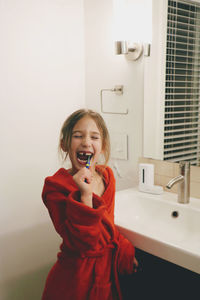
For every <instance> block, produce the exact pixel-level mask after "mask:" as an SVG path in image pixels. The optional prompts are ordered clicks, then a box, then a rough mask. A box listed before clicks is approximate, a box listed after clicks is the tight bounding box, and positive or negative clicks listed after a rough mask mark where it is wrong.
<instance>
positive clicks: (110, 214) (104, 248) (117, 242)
mask: <svg viewBox="0 0 200 300" xmlns="http://www.w3.org/2000/svg"><path fill="white" fill-rule="evenodd" d="M96 169H98V171H100V172H103V176H104V182H105V186H106V188H105V192H104V194H103V195H102V196H101V197H99V196H97V195H96V194H93V208H91V207H88V206H86V205H85V204H83V203H82V202H81V201H80V192H79V190H78V187H77V185H76V183H75V182H74V180H73V177H72V176H71V175H70V174H69V173H68V171H67V170H66V169H64V168H61V169H59V170H58V171H57V172H56V173H55V174H54V175H53V176H51V177H47V178H46V179H45V184H44V188H43V192H42V198H43V201H44V204H45V205H46V207H47V208H48V211H49V214H50V217H51V219H52V221H53V224H54V227H55V230H56V231H57V232H58V234H59V235H60V236H61V237H62V239H63V242H62V244H61V246H60V250H61V251H60V252H59V253H58V260H57V262H56V263H55V265H54V266H53V267H52V269H51V270H50V272H49V274H48V277H47V280H46V285H45V288H44V292H43V297H42V300H121V299H122V295H121V290H120V285H119V275H120V274H131V273H132V272H133V260H134V255H135V249H134V247H133V245H132V244H131V243H130V242H129V241H128V240H127V239H125V238H124V237H123V236H122V235H121V234H120V233H119V232H118V230H117V228H116V227H115V225H114V198H115V179H114V176H113V172H112V170H111V169H110V168H109V167H106V168H105V169H104V168H102V167H101V166H97V167H96Z"/></svg>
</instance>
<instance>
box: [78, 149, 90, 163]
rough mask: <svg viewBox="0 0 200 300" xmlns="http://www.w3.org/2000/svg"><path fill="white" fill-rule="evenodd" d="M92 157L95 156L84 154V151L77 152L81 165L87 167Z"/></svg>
mask: <svg viewBox="0 0 200 300" xmlns="http://www.w3.org/2000/svg"><path fill="white" fill-rule="evenodd" d="M92 156H93V154H92V153H91V152H83V151H81V152H77V159H78V162H79V163H80V164H81V165H86V163H87V161H88V157H90V160H91V158H92Z"/></svg>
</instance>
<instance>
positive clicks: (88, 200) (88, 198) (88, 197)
mask: <svg viewBox="0 0 200 300" xmlns="http://www.w3.org/2000/svg"><path fill="white" fill-rule="evenodd" d="M81 202H82V203H84V204H85V205H87V206H89V207H93V202H92V193H81Z"/></svg>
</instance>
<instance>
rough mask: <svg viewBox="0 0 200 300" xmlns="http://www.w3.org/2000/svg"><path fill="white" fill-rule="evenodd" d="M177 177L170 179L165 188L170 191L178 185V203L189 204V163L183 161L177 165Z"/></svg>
mask: <svg viewBox="0 0 200 300" xmlns="http://www.w3.org/2000/svg"><path fill="white" fill-rule="evenodd" d="M179 173H180V174H179V175H178V176H177V177H175V178H172V179H171V180H170V181H169V182H168V184H167V185H166V187H167V188H168V189H171V188H172V187H173V185H174V184H176V183H179V186H178V202H179V203H189V200H190V163H189V162H186V161H183V162H180V163H179Z"/></svg>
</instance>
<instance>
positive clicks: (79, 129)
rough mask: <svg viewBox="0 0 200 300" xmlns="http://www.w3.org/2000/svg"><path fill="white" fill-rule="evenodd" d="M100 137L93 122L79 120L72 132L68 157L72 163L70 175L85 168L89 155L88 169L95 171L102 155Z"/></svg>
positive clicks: (90, 119)
mask: <svg viewBox="0 0 200 300" xmlns="http://www.w3.org/2000/svg"><path fill="white" fill-rule="evenodd" d="M102 152H103V151H102V137H101V133H100V131H99V129H98V127H97V125H96V123H95V121H94V120H93V119H92V118H90V117H88V116H86V117H83V118H82V119H80V120H79V121H78V122H77V123H76V125H75V126H74V128H73V130H72V138H71V145H70V149H69V157H70V160H71V163H72V174H75V173H76V172H77V171H79V170H80V169H81V168H83V167H85V166H86V163H87V158H88V156H89V155H90V169H91V170H92V171H94V170H95V164H96V163H97V161H98V159H99V156H100V154H101V153H102Z"/></svg>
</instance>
